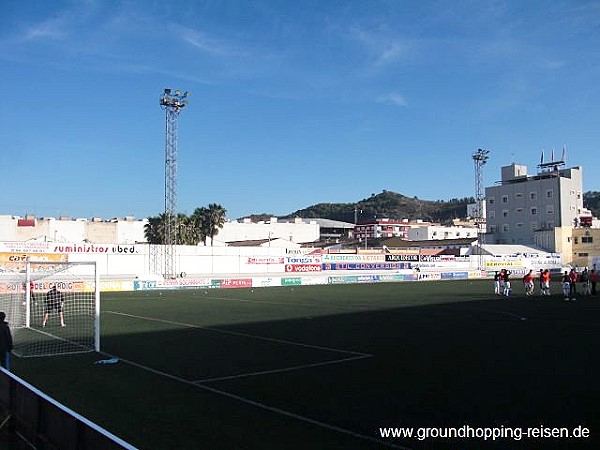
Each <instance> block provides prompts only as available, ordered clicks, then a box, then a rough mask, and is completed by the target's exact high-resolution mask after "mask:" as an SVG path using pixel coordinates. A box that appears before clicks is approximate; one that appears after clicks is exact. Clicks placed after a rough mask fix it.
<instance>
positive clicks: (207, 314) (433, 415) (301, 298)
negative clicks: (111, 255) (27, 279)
mask: <svg viewBox="0 0 600 450" xmlns="http://www.w3.org/2000/svg"><path fill="white" fill-rule="evenodd" d="M513 284H514V285H516V288H515V291H516V292H515V296H513V297H510V298H508V299H507V298H503V299H500V298H498V297H495V296H494V295H493V288H492V283H491V282H490V281H467V280H464V281H447V282H427V283H382V284H368V285H332V286H296V287H293V288H292V287H281V288H255V289H252V290H251V289H232V290H227V289H219V290H217V289H215V290H200V289H198V290H181V291H162V292H159V291H141V292H130V293H105V294H103V295H102V303H101V310H102V313H101V319H102V340H101V346H102V350H103V352H105V354H100V355H99V354H83V355H76V356H61V357H45V358H26V359H19V358H13V370H14V372H15V373H16V374H17V375H18V376H20V377H22V378H24V379H25V380H26V381H28V382H30V383H31V384H33V385H34V386H36V387H38V388H39V389H41V390H42V391H44V392H46V393H47V394H49V395H50V396H52V397H54V398H55V399H56V400H58V401H59V402H61V403H63V404H65V405H66V406H68V407H70V408H72V409H74V410H75V411H76V412H78V413H80V414H82V415H84V416H86V417H87V418H89V419H90V420H92V421H94V422H96V423H98V424H99V425H101V426H103V427H105V428H106V429H108V430H109V431H111V432H112V433H114V434H116V435H117V436H119V437H121V438H122V439H124V440H126V441H128V442H130V443H131V444H133V445H135V446H137V447H139V448H140V449H145V450H146V449H147V450H159V449H160V450H163V449H211V450H212V449H224V450H225V449H226V450H232V449H261V450H270V449H303V450H305V449H344V450H353V449H378V448H404V449H438V448H439V449H457V448H461V449H463V448H476V449H486V448H490V449H499V448H506V449H521V448H543V449H546V448H556V449H561V448H585V447H586V446H590V447H589V448H593V447H592V443H593V441H594V439H593V437H594V435H595V434H598V433H600V414H598V405H600V389H599V388H600V382H599V381H598V380H600V374H599V372H598V368H599V363H598V360H599V358H598V349H597V345H598V342H600V323H599V321H598V317H599V313H600V298H588V299H581V300H580V301H579V302H577V303H573V304H570V303H569V304H567V303H564V302H563V301H562V298H561V296H558V295H556V294H557V293H558V285H555V286H554V290H555V291H556V292H555V296H554V297H553V298H551V299H540V298H539V297H534V298H527V299H526V298H525V297H524V295H523V289H522V286H520V283H518V282H517V281H515V282H513ZM111 356H115V357H118V358H119V359H120V361H119V363H118V364H112V365H99V364H94V361H97V360H99V359H106V358H108V357H111ZM463 425H469V426H471V427H501V426H504V427H523V428H524V427H540V426H545V427H569V428H571V427H576V426H578V425H583V426H585V427H587V428H589V429H590V431H591V433H592V438H591V439H585V440H583V439H582V440H578V441H577V440H568V441H565V440H560V439H552V438H547V439H528V440H521V441H520V442H515V441H514V440H511V439H506V440H502V441H496V442H493V443H492V442H490V441H483V440H481V439H479V440H478V439H468V440H466V439H463V440H447V439H440V438H438V439H429V440H425V441H421V440H419V439H416V438H410V439H400V438H382V437H381V436H380V433H379V429H380V428H381V427H400V426H402V427H415V428H418V427H460V426H463Z"/></svg>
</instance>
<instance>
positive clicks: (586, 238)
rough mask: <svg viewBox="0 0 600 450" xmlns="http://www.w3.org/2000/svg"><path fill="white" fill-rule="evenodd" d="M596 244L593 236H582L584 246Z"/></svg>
mask: <svg viewBox="0 0 600 450" xmlns="http://www.w3.org/2000/svg"><path fill="white" fill-rule="evenodd" d="M593 242H594V238H593V237H592V236H581V243H582V244H592V243H593Z"/></svg>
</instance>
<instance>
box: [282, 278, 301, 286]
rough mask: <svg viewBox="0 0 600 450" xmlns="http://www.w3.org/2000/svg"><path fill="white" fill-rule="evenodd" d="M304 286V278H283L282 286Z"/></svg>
mask: <svg viewBox="0 0 600 450" xmlns="http://www.w3.org/2000/svg"><path fill="white" fill-rule="evenodd" d="M301 284H302V278H300V277H283V278H282V279H281V285H282V286H300V285H301Z"/></svg>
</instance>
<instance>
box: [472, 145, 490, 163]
mask: <svg viewBox="0 0 600 450" xmlns="http://www.w3.org/2000/svg"><path fill="white" fill-rule="evenodd" d="M489 154H490V151H489V150H484V149H482V148H480V149H477V151H476V152H475V153H473V159H474V160H475V161H476V162H478V163H479V164H481V165H483V164H485V163H486V162H487V160H488V159H489Z"/></svg>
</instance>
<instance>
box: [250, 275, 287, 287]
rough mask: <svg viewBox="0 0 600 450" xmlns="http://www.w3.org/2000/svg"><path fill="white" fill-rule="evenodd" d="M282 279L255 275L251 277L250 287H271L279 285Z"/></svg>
mask: <svg viewBox="0 0 600 450" xmlns="http://www.w3.org/2000/svg"><path fill="white" fill-rule="evenodd" d="M281 281H282V279H281V278H279V277H277V278H275V277H256V278H252V287H273V286H281Z"/></svg>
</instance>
